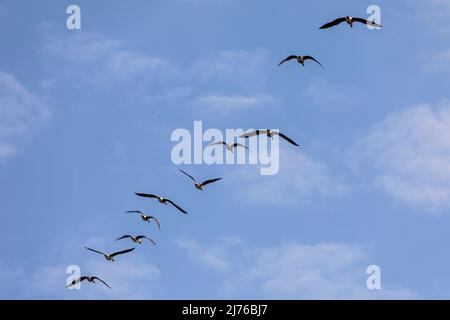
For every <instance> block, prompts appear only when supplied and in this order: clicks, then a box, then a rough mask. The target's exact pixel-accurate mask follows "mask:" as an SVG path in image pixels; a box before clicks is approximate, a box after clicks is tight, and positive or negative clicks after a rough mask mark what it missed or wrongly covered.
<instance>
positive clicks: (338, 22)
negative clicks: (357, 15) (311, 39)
mask: <svg viewBox="0 0 450 320" xmlns="http://www.w3.org/2000/svg"><path fill="white" fill-rule="evenodd" d="M345 20H346V19H345V18H337V19H336V20H333V21H331V22H328V23H325V24H324V25H323V26H321V27H320V28H319V29H328V28H331V27H334V26H337V25H338V24H340V23H342V22H344V21H345Z"/></svg>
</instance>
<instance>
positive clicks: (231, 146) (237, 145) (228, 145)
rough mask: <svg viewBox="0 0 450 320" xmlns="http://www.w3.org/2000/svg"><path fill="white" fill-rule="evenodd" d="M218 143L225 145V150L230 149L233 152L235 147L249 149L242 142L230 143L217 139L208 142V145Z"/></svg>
mask: <svg viewBox="0 0 450 320" xmlns="http://www.w3.org/2000/svg"><path fill="white" fill-rule="evenodd" d="M218 144H223V145H225V146H226V147H227V150H228V151H230V152H231V153H233V149H234V148H237V147H242V148H245V149H247V150H249V149H248V148H247V147H246V146H244V145H243V144H240V143H237V142H235V143H233V144H231V143H226V142H225V141H217V142H214V143H211V144H208V146H214V145H218Z"/></svg>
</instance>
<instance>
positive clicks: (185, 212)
mask: <svg viewBox="0 0 450 320" xmlns="http://www.w3.org/2000/svg"><path fill="white" fill-rule="evenodd" d="M167 202H168V203H170V204H171V205H173V206H174V207H175V208H177V209H178V210H180V211H181V212H183V213H184V214H187V211H186V210H184V209H183V208H181V207H180V206H179V205H177V204H176V203H175V202H173V201H172V200H169V199H167Z"/></svg>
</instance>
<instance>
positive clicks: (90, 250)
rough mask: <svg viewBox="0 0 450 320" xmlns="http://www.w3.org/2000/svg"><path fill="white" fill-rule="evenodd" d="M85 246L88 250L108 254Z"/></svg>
mask: <svg viewBox="0 0 450 320" xmlns="http://www.w3.org/2000/svg"><path fill="white" fill-rule="evenodd" d="M85 248H86V249H88V250H90V251H92V252H96V253H100V254H102V255H104V256H106V254H104V253H103V252H101V251H97V250H94V249H91V248H88V247H85Z"/></svg>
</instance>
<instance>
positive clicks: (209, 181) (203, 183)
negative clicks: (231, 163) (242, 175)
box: [200, 178, 222, 187]
mask: <svg viewBox="0 0 450 320" xmlns="http://www.w3.org/2000/svg"><path fill="white" fill-rule="evenodd" d="M219 180H222V178H216V179H210V180H206V181H203V182H202V183H201V184H200V186H202V187H204V186H206V185H207V184H210V183H213V182H216V181H219Z"/></svg>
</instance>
